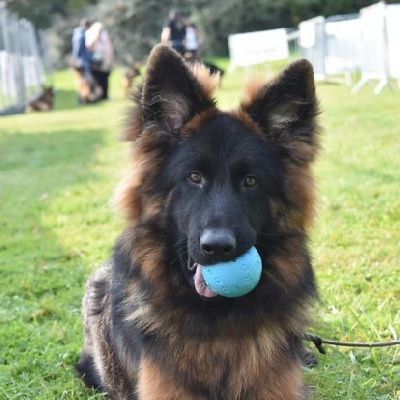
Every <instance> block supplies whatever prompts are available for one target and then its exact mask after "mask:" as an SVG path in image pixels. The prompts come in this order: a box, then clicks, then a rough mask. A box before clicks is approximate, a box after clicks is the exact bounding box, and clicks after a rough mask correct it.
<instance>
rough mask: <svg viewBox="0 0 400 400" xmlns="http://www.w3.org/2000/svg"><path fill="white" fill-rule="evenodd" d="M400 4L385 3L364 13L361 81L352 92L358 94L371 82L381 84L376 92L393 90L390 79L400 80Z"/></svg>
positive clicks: (363, 10) (376, 88)
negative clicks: (384, 89) (376, 80)
mask: <svg viewBox="0 0 400 400" xmlns="http://www.w3.org/2000/svg"><path fill="white" fill-rule="evenodd" d="M399 7H400V5H399V4H395V5H389V6H387V5H386V3H385V2H383V1H381V2H379V3H377V4H374V5H372V6H370V7H366V8H363V9H361V10H360V19H361V23H362V46H363V53H362V66H361V71H362V72H361V79H360V81H359V82H358V83H357V84H356V85H355V86H354V88H353V89H352V91H353V92H358V91H359V90H360V89H361V88H362V87H363V86H364V85H365V84H366V83H368V82H369V81H370V80H371V79H378V80H379V82H378V84H377V86H376V87H375V89H374V93H376V94H377V93H380V92H381V91H382V90H383V88H384V87H386V86H387V87H390V82H389V78H400V54H399V52H400V50H399V49H400V37H399V36H400V10H399Z"/></svg>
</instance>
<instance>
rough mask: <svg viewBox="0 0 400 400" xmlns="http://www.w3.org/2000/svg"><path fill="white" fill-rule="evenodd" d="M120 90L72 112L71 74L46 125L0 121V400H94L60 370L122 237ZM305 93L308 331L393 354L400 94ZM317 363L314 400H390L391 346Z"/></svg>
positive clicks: (59, 83) (232, 98)
mask: <svg viewBox="0 0 400 400" xmlns="http://www.w3.org/2000/svg"><path fill="white" fill-rule="evenodd" d="M219 61H220V62H221V63H222V64H223V65H226V61H225V60H219ZM224 63H225V64H224ZM261 72H263V73H267V74H269V73H270V72H271V68H262V69H261ZM250 73H252V70H247V71H246V70H242V69H238V70H236V71H234V72H233V73H232V74H227V75H226V76H225V78H224V81H223V84H222V87H221V91H220V92H219V94H218V98H219V100H220V101H221V104H222V105H223V106H224V107H231V106H234V105H236V104H237V103H238V96H239V94H240V89H239V84H241V82H243V80H244V78H245V77H246V76H247V75H249V74H250ZM119 77H120V71H119V72H116V73H114V75H113V82H112V89H113V90H112V93H113V96H114V98H113V100H112V101H110V102H108V103H102V104H96V105H91V106H86V107H78V106H77V104H76V95H75V92H74V89H73V87H74V86H73V76H72V74H71V72H70V71H62V72H59V73H57V74H56V75H55V82H54V83H55V85H56V88H57V103H56V110H55V111H54V112H51V113H43V114H28V115H19V116H8V117H0V207H1V212H0V276H1V281H0V343H1V351H0V399H46V400H47V399H88V398H90V399H100V398H103V396H102V395H100V394H96V393H93V392H91V391H87V390H86V389H85V388H84V387H83V385H82V384H81V382H80V381H79V380H78V379H76V378H75V376H74V371H73V367H72V366H73V364H74V362H76V361H77V358H78V353H79V351H80V348H81V343H82V338H83V329H82V323H81V317H80V303H81V299H82V295H83V290H84V282H85V279H86V278H87V276H88V275H89V273H90V271H91V270H93V269H94V268H95V266H96V265H97V264H98V263H100V262H101V261H102V260H103V259H104V258H106V257H107V256H108V254H109V252H110V249H111V248H112V246H113V242H114V240H115V238H116V236H117V235H118V233H119V232H120V231H121V230H122V227H123V226H124V222H123V221H122V219H121V218H120V217H118V216H116V215H115V212H114V211H113V210H112V207H111V205H110V198H111V197H112V192H113V187H114V186H115V183H116V182H117V181H118V179H119V177H120V175H121V173H122V172H123V171H124V168H125V166H126V159H127V157H126V155H127V146H126V144H124V143H119V142H118V141H117V140H116V138H117V136H118V132H119V127H120V125H121V123H122V122H123V118H124V112H125V108H126V105H127V101H126V100H125V99H123V97H122V92H121V90H120V88H119ZM317 91H318V95H319V98H320V100H321V106H322V110H323V114H322V116H321V122H322V125H323V126H324V133H323V137H322V142H323V149H322V151H321V155H320V158H319V161H318V163H317V165H316V174H317V177H318V193H319V196H318V198H319V202H318V219H317V223H316V226H315V228H314V230H313V233H312V242H311V248H312V252H313V254H314V261H315V269H316V274H317V279H318V283H319V289H320V297H321V299H320V302H319V304H318V305H317V307H316V317H315V326H314V328H313V331H314V332H316V333H318V334H320V335H321V336H323V337H326V338H330V339H338V340H349V341H383V340H391V339H394V338H397V337H398V336H399V334H400V314H399V305H400V273H399V260H400V246H399V238H400V140H399V137H400V113H399V110H400V106H399V104H400V91H399V90H397V91H395V92H389V91H385V92H384V93H383V94H381V95H380V96H375V95H373V94H372V91H371V89H370V88H364V89H363V90H362V91H361V92H360V93H358V94H357V95H353V94H351V93H350V91H349V88H348V87H346V86H340V85H334V84H327V83H325V84H320V85H318V87H317ZM327 350H328V354H327V355H325V356H318V358H319V361H320V363H319V365H318V366H317V367H315V368H314V369H312V370H306V369H305V375H306V379H307V382H308V383H309V385H310V386H311V387H312V388H313V392H314V395H313V398H314V399H327V400H330V399H359V400H366V399H377V400H378V399H379V400H384V399H385V400H389V399H391V400H393V399H399V398H400V346H397V347H390V348H379V349H374V350H370V349H355V348H333V347H328V348H327ZM249 400H251V399H249Z"/></svg>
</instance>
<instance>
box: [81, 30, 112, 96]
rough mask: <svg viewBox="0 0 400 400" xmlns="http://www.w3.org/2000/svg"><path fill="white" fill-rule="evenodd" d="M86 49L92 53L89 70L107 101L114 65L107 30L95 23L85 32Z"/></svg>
mask: <svg viewBox="0 0 400 400" xmlns="http://www.w3.org/2000/svg"><path fill="white" fill-rule="evenodd" d="M86 47H87V48H88V49H89V50H90V51H91V52H92V62H91V70H92V74H93V76H94V78H95V79H96V81H97V82H98V84H99V85H100V86H101V88H102V89H103V96H102V98H103V99H108V80H109V77H110V74H111V70H112V68H113V65H114V48H113V44H112V42H111V39H110V37H109V35H108V32H107V30H106V29H105V28H104V27H103V25H102V24H101V22H95V23H94V24H93V25H92V26H91V27H90V28H89V29H88V30H87V32H86Z"/></svg>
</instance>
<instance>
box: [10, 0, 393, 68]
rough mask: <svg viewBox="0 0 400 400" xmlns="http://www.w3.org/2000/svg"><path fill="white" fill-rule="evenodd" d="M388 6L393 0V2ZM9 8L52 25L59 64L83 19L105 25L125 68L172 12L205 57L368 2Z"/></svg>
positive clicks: (53, 2) (145, 0) (155, 0)
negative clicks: (186, 24)
mask: <svg viewBox="0 0 400 400" xmlns="http://www.w3.org/2000/svg"><path fill="white" fill-rule="evenodd" d="M389 2H390V1H389ZM8 4H9V7H10V8H11V9H12V10H14V11H16V12H17V13H18V14H19V15H20V16H21V17H25V18H28V19H30V20H31V21H33V23H34V24H35V25H36V26H37V27H38V28H46V27H49V26H51V27H52V32H53V36H54V38H53V40H52V43H53V47H55V49H53V50H52V51H53V53H54V54H55V55H56V58H57V60H55V61H56V64H57V65H58V66H62V65H64V66H65V64H66V60H67V55H68V54H69V53H70V51H71V45H70V42H71V40H70V39H71V33H72V29H73V28H74V27H75V26H77V25H78V23H79V20H80V19H81V18H82V17H86V18H88V19H91V20H98V21H101V22H103V23H104V25H105V26H106V27H107V28H108V29H109V31H110V33H111V37H112V38H113V39H114V43H115V48H116V55H117V60H118V61H119V62H121V63H123V64H130V63H132V61H140V60H143V59H145V58H146V56H147V54H148V52H149V50H150V49H151V48H152V46H153V45H154V44H155V43H157V42H159V40H160V34H161V30H162V27H163V24H164V22H165V20H166V17H167V15H168V11H169V10H170V9H171V8H175V9H177V10H178V11H180V12H181V13H182V14H184V15H186V16H190V18H191V19H192V20H193V21H194V22H196V23H197V25H198V28H199V31H200V33H201V36H202V39H203V40H202V42H203V45H202V54H203V55H219V56H223V55H227V54H228V36H229V35H230V34H232V33H239V32H251V31H257V30H265V29H273V28H282V27H286V28H291V27H297V25H298V24H299V23H300V22H301V21H304V20H307V19H309V18H313V17H315V16H318V15H323V16H325V17H328V16H331V15H335V14H346V13H356V12H358V11H359V9H360V8H362V7H365V6H368V5H369V4H370V1H368V0H340V1H338V0H329V1H323V2H322V1H319V0H282V1H275V0H246V1H244V0H222V1H219V2H217V3H216V2H215V1H211V0H165V1H159V0H68V1H64V0H8Z"/></svg>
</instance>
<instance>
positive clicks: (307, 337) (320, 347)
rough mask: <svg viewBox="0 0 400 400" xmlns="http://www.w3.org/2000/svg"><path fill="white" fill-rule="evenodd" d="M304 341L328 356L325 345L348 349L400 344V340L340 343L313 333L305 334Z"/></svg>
mask: <svg viewBox="0 0 400 400" xmlns="http://www.w3.org/2000/svg"><path fill="white" fill-rule="evenodd" d="M303 339H304V340H307V341H308V342H313V343H314V346H315V347H316V348H317V350H318V351H319V352H320V353H321V354H326V350H325V348H324V346H323V345H324V344H331V345H334V346H346V347H369V348H372V347H386V346H395V345H399V344H400V340H389V341H387V342H369V343H366V342H339V341H337V340H328V339H322V338H321V337H319V336H317V335H314V334H312V333H305V334H304V335H303Z"/></svg>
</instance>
